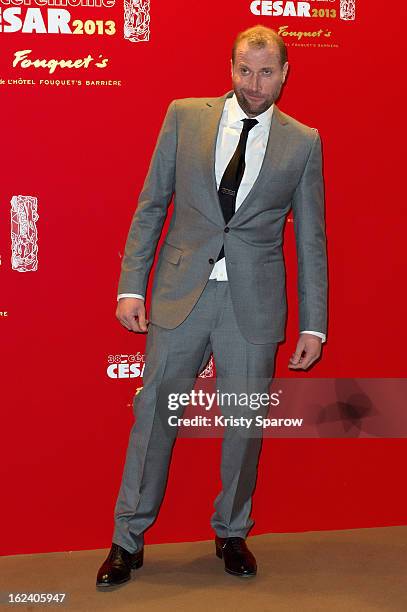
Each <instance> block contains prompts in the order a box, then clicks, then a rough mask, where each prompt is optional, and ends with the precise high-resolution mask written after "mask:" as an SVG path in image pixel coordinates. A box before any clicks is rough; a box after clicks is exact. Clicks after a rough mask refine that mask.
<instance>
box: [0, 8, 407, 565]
mask: <svg viewBox="0 0 407 612" xmlns="http://www.w3.org/2000/svg"><path fill="white" fill-rule="evenodd" d="M276 4H277V3H276ZM296 4H297V3H294V5H296ZM269 5H270V3H269V4H268V5H267V4H264V5H263V6H264V7H265V8H267V6H269ZM310 5H311V16H310V17H294V16H290V15H286V16H281V15H280V16H279V15H267V14H264V15H260V16H257V15H254V14H253V13H252V12H251V11H250V2H249V1H247V0H234V1H233V2H232V1H229V2H227V1H225V2H222V3H221V2H216V3H213V2H207V3H202V2H201V3H197V4H193V3H191V2H186V1H182V0H174V1H173V2H171V3H168V2H163V1H161V2H160V0H152V2H151V8H150V10H149V16H150V18H151V21H150V24H149V31H150V34H149V36H147V35H146V33H144V34H143V35H142V37H143V36H144V38H149V40H142V41H140V42H131V41H130V40H127V39H125V38H124V37H123V33H122V29H123V7H122V4H121V3H119V4H118V5H117V6H115V5H114V4H113V5H112V6H111V7H100V8H97V7H93V8H86V7H82V8H80V7H76V8H75V7H73V8H72V7H71V8H70V9H69V13H70V16H71V24H72V22H73V21H74V20H75V19H82V20H88V21H89V20H90V21H91V22H92V20H93V22H96V21H97V20H105V21H113V22H114V23H115V24H116V33H114V34H112V35H109V34H106V33H105V34H97V32H95V33H94V34H92V33H91V32H92V28H90V29H89V27H90V26H88V30H89V32H90V34H85V33H84V34H79V35H74V34H72V35H69V34H68V33H66V34H61V33H59V34H58V33H39V32H37V33H36V32H35V31H34V32H31V33H30V32H29V31H26V32H22V31H21V29H19V27H18V25H17V26H16V28H15V29H16V30H17V31H15V32H10V31H7V28H6V27H5V26H6V23H8V21H7V20H8V18H7V14H5V10H6V8H7V6H8V5H2V4H0V7H1V9H2V22H0V23H2V27H1V31H0V36H1V42H2V54H1V57H0V92H1V97H2V119H3V121H2V124H3V130H2V131H3V141H2V144H3V146H2V147H1V149H2V164H1V167H2V181H1V183H0V193H1V207H0V255H1V267H0V274H1V295H0V312H1V315H0V334H1V351H0V359H1V376H2V385H1V397H0V399H1V404H2V427H1V431H2V443H1V450H2V455H3V458H2V461H1V467H0V469H1V482H2V490H3V495H4V500H3V503H2V504H1V512H2V514H3V516H2V521H1V524H2V536H1V539H0V541H1V547H2V548H1V552H2V553H3V554H15V553H32V552H43V551H63V550H79V549H93V548H101V547H107V546H109V545H110V542H111V536H112V530H113V508H114V504H115V500H116V496H117V493H118V488H119V484H120V479H121V473H122V468H123V465H124V458H125V451H126V448H127V442H128V434H129V431H130V427H131V425H132V422H133V413H132V397H133V394H134V392H135V389H136V388H137V387H139V386H141V385H142V378H141V377H137V376H135V377H129V375H128V373H129V370H128V369H127V367H126V365H124V366H123V367H122V369H121V377H119V378H118V377H117V376H116V377H111V376H109V375H108V371H110V372H112V370H113V376H115V375H116V374H117V371H118V370H117V369H115V368H113V369H110V370H108V365H109V356H116V355H136V357H135V360H136V363H137V353H139V357H140V356H142V354H143V353H144V346H145V338H144V337H143V336H137V335H134V334H129V333H128V332H127V331H126V330H124V329H123V328H122V327H121V326H120V325H119V323H118V322H117V321H116V319H115V316H114V311H115V304H116V289H117V281H118V275H119V270H120V258H121V253H122V252H123V248H124V242H125V238H126V234H127V230H128V227H129V223H130V220H131V217H132V214H133V211H134V208H135V206H136V203H137V197H138V193H139V191H140V189H141V186H142V183H143V180H144V177H145V174H146V171H147V167H148V164H149V160H150V156H151V153H152V150H153V147H154V144H155V141H156V137H157V134H158V130H159V128H160V125H161V122H162V119H163V117H164V113H165V110H166V108H167V105H168V103H169V102H170V101H171V100H172V99H174V98H182V97H190V96H218V95H222V94H223V93H225V92H226V91H227V90H229V89H230V88H231V83H230V66H229V58H230V49H231V45H232V42H233V39H234V36H235V34H236V33H237V32H238V31H239V30H242V29H244V28H246V27H249V26H251V25H255V24H257V23H262V24H264V25H268V26H270V27H273V28H275V29H277V30H278V29H279V28H280V27H284V26H287V27H286V29H285V30H284V32H286V33H287V32H291V33H294V34H291V35H289V36H286V37H285V40H286V42H287V44H288V52H289V62H290V64H291V70H290V73H289V78H288V81H287V84H286V87H285V90H284V92H283V94H282V97H281V99H280V100H279V102H278V105H279V107H280V108H281V109H282V110H283V111H285V112H287V113H288V114H290V115H293V116H294V117H296V118H297V119H298V120H300V121H302V122H304V123H306V124H308V125H311V126H315V127H317V128H318V129H319V132H320V135H321V138H322V141H323V151H324V174H325V181H326V219H327V234H328V251H329V277H330V302H329V306H330V307H329V330H328V342H327V344H326V346H325V347H324V350H323V358H322V360H321V361H320V362H319V363H317V364H316V365H315V367H314V368H313V369H312V370H311V371H310V372H309V373H308V374H304V373H298V372H292V371H289V370H288V367H287V363H288V358H289V355H290V354H291V353H292V351H293V350H294V347H295V343H296V338H297V310H296V278H295V274H296V260H295V249H294V239H293V226H292V224H291V223H287V227H286V236H285V254H286V262H287V270H288V299H289V323H288V329H287V340H286V342H285V343H284V344H283V345H281V346H280V348H279V351H278V355H277V366H276V376H281V377H293V378H295V377H303V376H312V377H330V378H358V377H359V378H360V377H375V378H376V377H377V378H383V379H386V378H390V377H394V378H397V377H403V376H404V372H405V338H406V335H405V306H404V281H403V278H404V267H405V220H406V215H405V202H404V198H402V188H401V185H400V182H401V181H400V177H401V179H402V177H403V168H402V157H401V148H402V144H403V138H404V134H403V133H402V129H403V127H404V121H403V119H404V117H401V116H400V115H401V112H402V96H401V92H400V90H399V87H398V83H399V82H400V81H401V80H402V75H401V68H402V66H401V62H400V61H399V60H400V54H401V49H402V46H401V45H402V40H403V38H404V34H403V31H402V28H403V19H402V11H403V9H404V2H401V0H397V1H396V2H394V3H392V4H389V5H384V4H383V3H382V2H378V1H377V0H374V1H372V2H369V3H367V2H361V1H360V0H358V1H357V3H356V16H355V19H350V20H344V19H340V6H339V0H334V1H332V2H328V1H326V2H323V1H322V0H321V1H318V2H317V1H314V2H311V3H310ZM277 6H278V5H277ZM14 8H16V7H14ZM136 8H137V7H136ZM147 8H148V7H147ZM19 9H20V10H21V11H22V14H25V13H26V11H27V8H26V6H24V7H19ZM320 9H324V10H323V11H322V13H319V12H318V11H319V10H320ZM38 10H39V11H40V13H41V14H42V15H44V16H46V9H45V8H44V7H42V8H41V9H38ZM315 10H316V11H317V12H316V13H315ZM324 11H325V12H324ZM326 11H327V12H326ZM331 11H336V15H335V13H332V12H331ZM147 12H148V11H147V9H146V13H145V16H144V19H145V21H144V23H145V25H146V27H147V26H148V23H147V19H146V14H147ZM312 15H316V16H312ZM51 21H52V20H51ZM107 27H110V28H111V27H112V26H107ZM71 29H73V28H72V27H71ZM319 31H321V32H320V34H319V35H314V36H312V37H311V36H307V35H305V34H304V35H301V34H300V32H319ZM329 32H330V35H328V33H329ZM295 33H296V34H295ZM323 45H326V46H323ZM21 50H31V54H30V57H31V58H32V59H33V60H34V59H35V58H40V59H41V58H42V59H44V58H45V59H46V60H50V59H57V60H60V59H71V60H72V61H75V60H76V59H78V58H85V57H87V56H88V54H90V55H91V56H92V62H91V63H90V64H89V66H88V67H85V66H84V65H82V66H80V67H79V68H68V67H62V66H61V65H59V66H57V67H56V69H55V71H54V72H53V73H51V74H50V73H49V69H47V68H46V67H41V66H38V67H36V66H35V65H31V66H27V67H23V66H22V65H21V62H19V63H17V65H15V66H13V60H14V58H15V53H16V52H18V51H21ZM101 58H107V59H108V62H107V64H106V67H97V66H96V62H98V61H99V60H100V61H101ZM41 80H42V81H43V82H40V81H41ZM67 80H71V81H73V83H72V82H71V83H67ZM87 80H89V81H90V82H89V84H88V85H86V81H87ZM97 80H99V81H100V80H105V81H110V84H108V85H103V84H99V85H98V84H96V81H97ZM30 81H32V82H30ZM44 81H49V82H48V83H46V82H44ZM52 81H54V82H52ZM56 81H59V84H58V83H57V82H56ZM78 81H80V82H81V83H80V84H79V83H78ZM114 81H118V83H117V84H114ZM403 111H404V108H403ZM403 191H404V190H403ZM18 195H22V196H27V195H28V196H32V197H35V198H37V204H38V211H37V212H38V215H39V218H38V220H37V221H36V227H37V232H38V243H37V244H38V269H37V270H36V271H29V272H19V271H18V270H15V269H12V264H11V259H10V257H11V252H12V244H11V235H10V202H11V200H12V198H13V197H14V196H18ZM120 359H123V361H124V362H126V358H120ZM110 360H112V357H110ZM113 361H114V358H113ZM134 372H135V373H137V369H135V370H134ZM385 383H386V381H385V380H384V381H383V384H385ZM383 408H384V409H385V406H384V407H383ZM220 447H221V440H220V439H184V438H180V439H179V440H178V442H177V444H176V446H175V451H174V456H173V462H172V466H171V470H170V478H169V484H168V489H167V494H166V497H165V500H164V504H163V506H162V509H161V513H160V516H159V518H158V520H157V522H156V524H155V525H154V527H153V528H152V529H151V530H150V531H149V532H148V533H147V536H146V542H147V543H154V542H168V541H182V540H195V539H205V538H210V537H212V535H213V534H212V531H211V528H210V526H209V518H210V515H211V514H212V511H213V507H212V504H213V500H214V498H215V496H216V494H217V493H218V491H219V486H220V480H219V461H220ZM406 450H407V444H406V441H405V440H404V439H381V438H380V437H378V438H377V439H360V438H358V437H357V436H354V437H352V438H351V439H349V438H347V439H302V440H296V439H278V440H276V439H267V440H265V443H264V445H263V453H262V456H261V464H260V471H259V479H258V483H257V489H256V495H255V501H254V517H255V519H256V524H255V527H254V529H253V531H252V532H251V533H252V534H256V533H263V532H272V531H303V530H320V529H345V528H356V527H371V526H380V525H401V524H406V520H407V508H406V503H405V493H404V490H405V487H404V480H405V478H404V474H405V471H406V469H407V459H406ZM197 475H198V477H197ZM186 505H188V513H185V511H184V510H185V507H186ZM177 517H180V520H179V521H177ZM181 517H182V518H181ZM187 517H189V519H188V518H187Z"/></svg>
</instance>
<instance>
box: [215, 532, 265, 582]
mask: <svg viewBox="0 0 407 612" xmlns="http://www.w3.org/2000/svg"><path fill="white" fill-rule="evenodd" d="M215 547H216V556H217V557H219V559H222V558H223V560H224V562H225V572H227V573H228V574H233V576H242V577H243V578H249V577H251V576H255V575H256V573H257V564H256V559H255V557H254V555H253V554H252V553H251V552H250V550H249V549H248V548H247V545H246V541H245V539H244V538H236V537H233V538H220V537H219V536H216V537H215Z"/></svg>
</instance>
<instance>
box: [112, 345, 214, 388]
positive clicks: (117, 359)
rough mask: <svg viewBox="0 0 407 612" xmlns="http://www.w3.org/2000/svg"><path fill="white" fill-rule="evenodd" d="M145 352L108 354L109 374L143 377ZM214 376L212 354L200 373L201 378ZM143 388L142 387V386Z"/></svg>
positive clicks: (118, 376)
mask: <svg viewBox="0 0 407 612" xmlns="http://www.w3.org/2000/svg"><path fill="white" fill-rule="evenodd" d="M145 365H146V364H145V355H144V353H140V352H137V353H135V354H133V355H128V354H125V353H124V354H123V353H122V354H120V355H108V356H107V370H106V373H107V376H108V377H109V378H114V379H123V378H142V377H143V373H144V368H145ZM213 376H214V361H213V356H211V358H210V360H209V362H208V364H207V366H206V367H205V369H204V370H203V371H202V372H201V373H200V375H199V378H211V377H213ZM140 389H141V387H140Z"/></svg>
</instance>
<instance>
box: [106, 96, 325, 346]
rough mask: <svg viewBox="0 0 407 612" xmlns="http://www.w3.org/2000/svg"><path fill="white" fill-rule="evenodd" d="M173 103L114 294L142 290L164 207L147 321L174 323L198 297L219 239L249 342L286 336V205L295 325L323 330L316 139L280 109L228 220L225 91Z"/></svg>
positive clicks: (322, 255) (167, 325)
mask: <svg viewBox="0 0 407 612" xmlns="http://www.w3.org/2000/svg"><path fill="white" fill-rule="evenodd" d="M232 95H233V91H229V92H228V93H227V94H225V95H224V96H222V97H220V98H187V99H182V100H174V101H173V102H171V104H170V105H169V107H168V110H167V114H166V117H165V120H164V123H163V125H162V128H161V131H160V134H159V137H158V141H157V144H156V147H155V150H154V154H153V157H152V160H151V163H150V168H149V171H148V174H147V177H146V180H145V183H144V187H143V189H142V191H141V194H140V197H139V201H138V206H137V208H136V211H135V213H134V216H133V220H132V223H131V226H130V230H129V233H128V237H127V242H126V247H125V253H124V257H123V260H122V270H121V275H120V281H119V288H118V290H119V293H139V294H142V295H146V287H147V281H148V276H149V273H150V269H151V266H152V263H153V260H154V253H155V250H156V248H157V244H158V240H159V237H160V234H161V231H162V227H163V223H164V220H165V217H166V213H167V209H168V205H169V203H170V201H171V199H172V197H173V196H174V211H173V215H172V218H171V222H170V225H169V229H168V233H167V236H166V239H165V241H164V243H163V245H162V248H161V251H160V253H159V257H158V260H157V266H156V269H155V275H154V282H153V286H152V294H151V308H150V313H149V319H150V321H151V322H152V323H155V324H157V325H159V326H161V327H164V328H167V329H170V328H174V327H177V326H178V325H179V324H180V323H182V321H183V320H184V319H185V318H186V317H187V315H188V314H189V313H190V311H191V310H192V308H193V307H194V304H195V303H196V301H197V300H198V298H199V296H200V294H201V293H202V291H203V289H204V287H205V284H206V283H207V281H208V277H209V275H210V273H211V270H212V268H213V266H214V263H215V262H216V258H217V256H218V254H219V251H220V249H221V247H222V244H223V245H224V249H225V256H226V270H227V275H228V279H229V285H230V292H231V297H232V302H233V306H234V311H235V316H236V319H237V323H238V325H239V328H240V330H241V333H242V334H243V336H244V337H245V338H246V339H247V340H248V341H249V342H251V343H254V344H262V343H266V342H279V341H281V340H283V339H284V333H285V322H286V312H287V301H286V291H285V265H284V258H283V252H282V241H283V227H284V222H285V219H286V216H287V213H288V212H289V211H290V209H291V208H292V211H293V219H294V230H295V237H296V246H297V261H298V293H299V323H300V329H303V330H317V331H321V332H323V333H326V319H327V265H326V237H325V220H324V185H323V177H322V167H321V166H322V160H321V141H320V137H319V133H318V131H317V130H316V129H315V128H310V127H308V126H306V125H304V124H302V123H300V122H298V121H296V120H295V119H293V118H292V117H290V116H289V115H286V114H285V113H283V112H282V111H281V110H280V109H279V108H278V107H277V106H276V105H275V106H274V112H273V116H272V122H271V127H270V133H269V139H268V143H267V148H266V152H265V156H264V161H263V164H262V166H261V169H260V173H259V175H258V177H257V179H256V181H255V183H254V185H253V187H252V189H251V191H250V192H249V194H248V195H247V197H246V198H245V200H244V201H243V202H242V204H241V205H240V207H239V208H238V209H237V211H236V212H235V214H234V216H233V217H232V219H231V221H230V222H229V223H228V227H229V231H228V232H227V233H226V232H225V231H224V230H225V222H224V219H223V215H222V209H221V206H220V202H219V198H218V193H217V189H216V179H215V148H216V137H217V132H218V127H219V123H220V119H221V115H222V111H223V106H224V103H225V99H226V97H231V96H232Z"/></svg>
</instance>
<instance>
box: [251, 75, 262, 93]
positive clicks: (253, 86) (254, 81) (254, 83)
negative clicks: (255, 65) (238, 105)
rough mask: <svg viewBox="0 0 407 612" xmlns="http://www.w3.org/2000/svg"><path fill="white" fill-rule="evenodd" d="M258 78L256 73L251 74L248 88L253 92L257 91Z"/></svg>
mask: <svg viewBox="0 0 407 612" xmlns="http://www.w3.org/2000/svg"><path fill="white" fill-rule="evenodd" d="M259 85H260V79H259V75H258V74H253V75H252V76H251V78H250V81H249V89H250V90H251V91H253V92H257V91H259Z"/></svg>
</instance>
